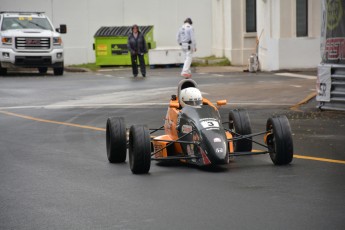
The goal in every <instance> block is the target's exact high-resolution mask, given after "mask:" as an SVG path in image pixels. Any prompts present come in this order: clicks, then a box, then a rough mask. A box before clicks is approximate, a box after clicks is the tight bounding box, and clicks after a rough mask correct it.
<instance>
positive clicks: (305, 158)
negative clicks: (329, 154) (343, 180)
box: [293, 154, 345, 164]
mask: <svg viewBox="0 0 345 230" xmlns="http://www.w3.org/2000/svg"><path fill="white" fill-rule="evenodd" d="M293 157H294V158H299V159H304V160H312V161H323V162H329V163H337V164H345V161H342V160H333V159H328V158H319V157H309V156H302V155H295V154H294V155H293Z"/></svg>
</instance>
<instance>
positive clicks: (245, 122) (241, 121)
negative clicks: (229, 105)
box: [229, 109, 253, 152]
mask: <svg viewBox="0 0 345 230" xmlns="http://www.w3.org/2000/svg"><path fill="white" fill-rule="evenodd" d="M229 129H230V130H231V131H232V132H234V133H235V134H234V137H238V136H240V135H249V134H251V133H252V128H251V125H250V120H249V115H248V113H247V111H246V110H245V109H235V110H231V111H230V113H229ZM233 143H234V151H235V152H250V151H252V147H253V143H252V138H251V137H249V138H247V139H240V140H237V141H234V142H233Z"/></svg>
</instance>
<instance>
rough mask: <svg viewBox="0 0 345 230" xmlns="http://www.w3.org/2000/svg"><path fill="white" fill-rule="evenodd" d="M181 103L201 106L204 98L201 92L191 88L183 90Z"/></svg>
mask: <svg viewBox="0 0 345 230" xmlns="http://www.w3.org/2000/svg"><path fill="white" fill-rule="evenodd" d="M180 101H181V102H184V103H185V104H186V105H191V106H199V105H202V96H201V92H200V90H198V89H197V88H194V87H189V88H185V89H183V90H181V93H180Z"/></svg>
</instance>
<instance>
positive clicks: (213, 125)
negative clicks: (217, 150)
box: [201, 121, 219, 128]
mask: <svg viewBox="0 0 345 230" xmlns="http://www.w3.org/2000/svg"><path fill="white" fill-rule="evenodd" d="M201 125H202V127H203V128H219V123H218V121H202V122H201Z"/></svg>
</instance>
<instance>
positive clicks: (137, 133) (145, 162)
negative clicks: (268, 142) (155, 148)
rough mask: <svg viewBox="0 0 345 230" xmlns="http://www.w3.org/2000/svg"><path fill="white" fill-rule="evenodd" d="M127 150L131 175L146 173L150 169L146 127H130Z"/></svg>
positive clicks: (149, 150) (149, 141)
mask: <svg viewBox="0 0 345 230" xmlns="http://www.w3.org/2000/svg"><path fill="white" fill-rule="evenodd" d="M128 150H129V151H128V152H129V165H130V168H131V171H132V173H133V174H144V173H148V172H149V171H150V167H151V139H150V134H149V131H148V129H147V127H146V126H143V125H132V127H131V128H130V131H129V149H128Z"/></svg>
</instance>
